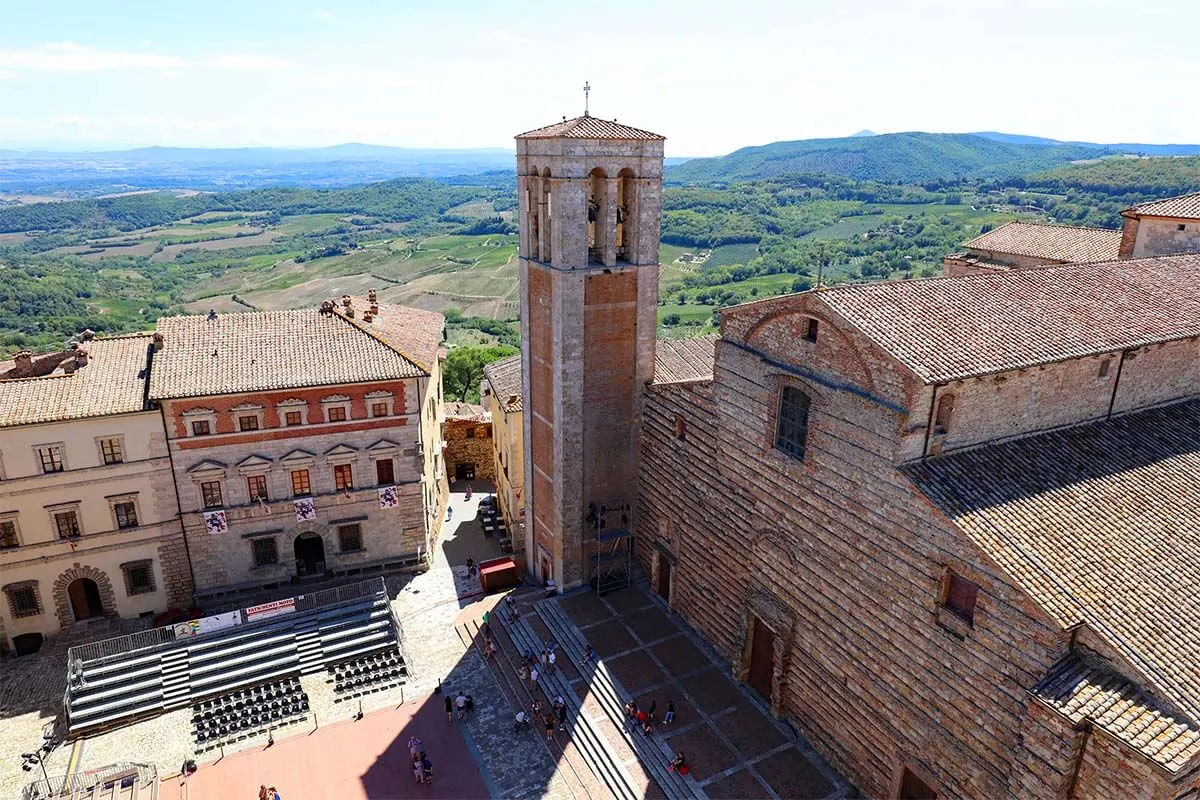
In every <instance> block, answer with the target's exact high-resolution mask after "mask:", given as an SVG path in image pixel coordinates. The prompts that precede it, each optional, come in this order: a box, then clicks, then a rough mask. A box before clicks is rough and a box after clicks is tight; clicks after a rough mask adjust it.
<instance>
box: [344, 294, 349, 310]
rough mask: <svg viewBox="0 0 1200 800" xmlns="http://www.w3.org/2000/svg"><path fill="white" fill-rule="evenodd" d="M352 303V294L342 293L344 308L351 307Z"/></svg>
mask: <svg viewBox="0 0 1200 800" xmlns="http://www.w3.org/2000/svg"><path fill="white" fill-rule="evenodd" d="M350 303H351V300H350V295H348V294H344V295H342V306H343V307H344V308H350Z"/></svg>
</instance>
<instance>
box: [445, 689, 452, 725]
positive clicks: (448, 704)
mask: <svg viewBox="0 0 1200 800" xmlns="http://www.w3.org/2000/svg"><path fill="white" fill-rule="evenodd" d="M446 724H447V725H453V724H454V700H452V699H451V698H450V695H446Z"/></svg>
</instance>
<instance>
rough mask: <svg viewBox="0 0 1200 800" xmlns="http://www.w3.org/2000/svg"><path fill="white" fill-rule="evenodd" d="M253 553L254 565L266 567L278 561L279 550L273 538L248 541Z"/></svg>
mask: <svg viewBox="0 0 1200 800" xmlns="http://www.w3.org/2000/svg"><path fill="white" fill-rule="evenodd" d="M250 544H251V546H252V547H253V553H254V566H256V567H266V566H269V565H271V564H278V563H279V551H278V550H277V549H276V548H275V540H274V539H254V540H252V541H251V542H250Z"/></svg>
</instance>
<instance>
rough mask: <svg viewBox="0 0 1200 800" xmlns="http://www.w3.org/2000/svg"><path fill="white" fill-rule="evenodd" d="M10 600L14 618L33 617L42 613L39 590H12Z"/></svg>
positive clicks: (27, 588)
mask: <svg viewBox="0 0 1200 800" xmlns="http://www.w3.org/2000/svg"><path fill="white" fill-rule="evenodd" d="M8 600H9V604H10V605H11V606H12V612H13V616H14V617H33V616H37V615H38V614H40V613H41V611H42V609H41V607H40V606H39V604H38V595H37V589H36V588H34V587H33V586H22V587H21V588H19V589H12V590H10V591H9V593H8Z"/></svg>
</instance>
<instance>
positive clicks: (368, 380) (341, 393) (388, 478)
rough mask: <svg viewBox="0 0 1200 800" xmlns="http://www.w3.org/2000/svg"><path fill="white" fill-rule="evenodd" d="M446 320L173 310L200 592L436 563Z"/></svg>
mask: <svg viewBox="0 0 1200 800" xmlns="http://www.w3.org/2000/svg"><path fill="white" fill-rule="evenodd" d="M442 328H443V321H442V318H441V315H440V314H435V313H432V312H425V311H419V310H416V309H410V308H401V307H397V306H390V305H381V304H379V303H377V302H375V300H374V298H368V299H366V300H363V299H359V298H351V297H348V296H347V297H344V298H343V299H342V303H341V304H340V305H338V304H334V303H332V302H327V303H326V304H324V305H323V306H322V308H321V309H320V310H316V309H313V310H301V311H279V312H256V313H240V314H224V315H215V314H214V315H209V317H169V318H164V319H162V320H160V321H159V323H158V330H159V334H160V335H161V341H160V346H161V349H160V351H159V352H158V354H157V358H156V363H155V368H154V369H153V371H152V373H151V374H152V377H151V386H150V396H151V398H152V399H153V400H156V401H158V402H159V403H160V404H161V407H162V417H163V420H164V422H165V425H166V431H167V442H168V444H169V447H170V452H171V462H172V467H173V470H174V477H175V483H176V486H177V487H178V493H179V505H180V513H181V518H182V521H183V529H184V533H185V536H186V540H187V542H188V550H189V553H190V556H191V560H192V565H193V571H194V573H195V581H196V588H197V594H198V595H199V596H206V595H211V594H214V593H218V592H227V591H235V590H243V589H253V588H255V587H260V586H268V585H274V584H278V583H280V582H286V581H292V580H303V579H309V578H314V577H321V576H325V575H328V574H345V573H355V572H360V571H362V570H365V569H373V568H386V567H391V566H395V565H399V564H405V563H418V562H420V561H422V560H423V559H425V558H427V557H428V554H429V553H430V552H431V550H432V547H433V545H434V543H435V542H436V539H437V536H438V533H439V531H440V528H441V522H442V518H443V514H444V509H445V502H446V496H447V479H446V471H445V465H444V462H443V461H442V453H441V450H440V444H441V429H440V424H441V418H442V398H441V378H440V355H439V350H438V343H439V342H440V341H441V337H442Z"/></svg>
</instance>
